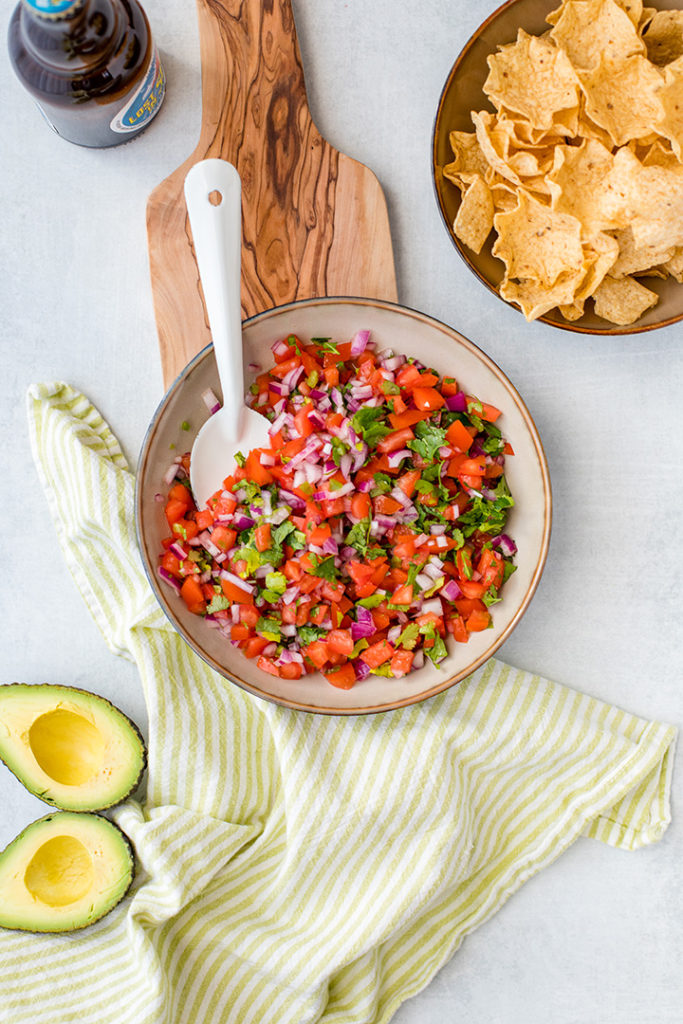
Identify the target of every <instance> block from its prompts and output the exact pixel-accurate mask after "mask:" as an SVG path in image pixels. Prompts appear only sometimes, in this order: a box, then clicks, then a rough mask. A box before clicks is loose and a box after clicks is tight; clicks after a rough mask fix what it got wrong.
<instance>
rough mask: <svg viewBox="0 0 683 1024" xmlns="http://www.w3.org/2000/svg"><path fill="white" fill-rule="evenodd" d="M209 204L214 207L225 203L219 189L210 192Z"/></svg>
mask: <svg viewBox="0 0 683 1024" xmlns="http://www.w3.org/2000/svg"><path fill="white" fill-rule="evenodd" d="M209 202H210V203H211V205H212V206H220V205H221V203H222V202H223V196H222V195H221V193H220V192H219V191H218V189H217V188H215V189H213V191H212V192H209Z"/></svg>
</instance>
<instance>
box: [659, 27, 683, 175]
mask: <svg viewBox="0 0 683 1024" xmlns="http://www.w3.org/2000/svg"><path fill="white" fill-rule="evenodd" d="M681 13H683V12H681ZM659 98H660V100H661V103H662V107H663V108H664V117H663V119H662V122H661V124H659V125H658V129H659V131H660V133H661V134H662V135H664V136H665V138H667V139H668V140H669V141H670V143H671V148H672V150H673V152H674V153H675V154H676V157H677V158H678V160H682V159H683V57H679V58H678V59H677V60H675V61H673V62H672V63H671V64H668V65H667V66H666V67H665V68H664V85H663V86H662V88H661V90H660V93H659Z"/></svg>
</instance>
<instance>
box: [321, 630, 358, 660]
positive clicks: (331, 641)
mask: <svg viewBox="0 0 683 1024" xmlns="http://www.w3.org/2000/svg"><path fill="white" fill-rule="evenodd" d="M353 646H354V645H353V637H352V636H351V630H350V629H333V630H331V632H329V633H328V634H327V649H328V650H329V651H332V653H334V654H345V655H346V657H347V658H348V656H349V654H351V651H352V650H353Z"/></svg>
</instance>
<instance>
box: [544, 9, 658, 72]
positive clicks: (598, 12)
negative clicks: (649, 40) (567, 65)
mask: <svg viewBox="0 0 683 1024" xmlns="http://www.w3.org/2000/svg"><path fill="white" fill-rule="evenodd" d="M550 36H551V39H552V40H553V41H554V42H555V43H556V44H557V46H559V47H560V48H561V49H563V50H564V52H565V53H566V54H567V56H568V57H569V60H570V61H571V63H572V65H573V66H574V67H575V68H577V69H578V68H582V69H588V68H594V67H597V65H598V64H599V63H600V59H601V58H602V57H606V58H608V59H610V60H612V61H621V60H624V59H625V58H626V57H630V56H632V55H633V54H642V55H645V52H646V50H645V44H644V43H643V41H642V39H641V38H640V36H639V35H638V32H637V31H636V27H635V25H634V23H633V22H632V21H631V19H630V18H629V16H628V14H627V13H626V11H624V9H623V8H622V7H620V6H619V4H618V3H616V2H615V0H579V2H578V3H577V2H569V3H565V4H563V5H562V11H561V14H560V16H559V18H558V19H557V21H556V22H555V27H554V28H553V30H552V32H551V33H550Z"/></svg>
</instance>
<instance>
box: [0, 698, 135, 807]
mask: <svg viewBox="0 0 683 1024" xmlns="http://www.w3.org/2000/svg"><path fill="white" fill-rule="evenodd" d="M0 758H1V759H2V760H3V761H4V762H5V764H6V765H7V767H8V768H9V769H10V771H12V772H14V774H15V775H16V777H17V778H18V779H19V781H20V782H22V783H23V784H24V786H26V788H27V789H28V790H30V792H31V793H34V794H35V796H37V797H40V799H41V800H44V801H45V802H46V803H48V804H53V805H54V806H55V807H61V808H64V809H65V810H68V811H98V810H103V809H104V808H106V807H112V806H113V805H114V804H118V803H120V802H121V801H122V800H125V799H126V797H127V796H128V795H129V794H130V793H132V792H133V790H134V789H135V788H136V786H137V784H138V782H139V781H140V777H141V775H142V773H143V771H144V769H145V765H146V763H147V752H146V750H145V744H144V741H143V739H142V736H141V735H140V732H139V730H138V728H137V726H136V725H135V724H134V723H133V722H131V720H130V719H129V718H128V717H127V716H126V715H124V713H123V712H122V711H120V710H119V709H118V708H117V707H114V705H113V704H110V702H109V701H108V700H106V699H105V698H104V697H99V696H97V695H96V694H94V693H88V692H87V691H86V690H79V689H76V688H75V687H72V686H59V685H56V684H51V683H45V684H37V685H30V684H27V683H9V684H6V685H4V686H0Z"/></svg>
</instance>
